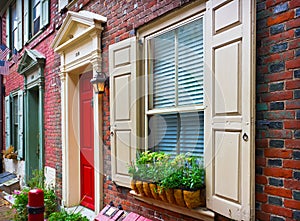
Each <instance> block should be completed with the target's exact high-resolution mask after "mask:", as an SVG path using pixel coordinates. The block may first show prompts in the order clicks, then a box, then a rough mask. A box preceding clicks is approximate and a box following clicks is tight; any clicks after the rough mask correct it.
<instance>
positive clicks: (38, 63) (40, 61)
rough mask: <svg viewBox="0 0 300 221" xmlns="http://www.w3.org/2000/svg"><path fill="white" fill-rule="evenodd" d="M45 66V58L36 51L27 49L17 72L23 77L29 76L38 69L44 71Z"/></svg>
mask: <svg viewBox="0 0 300 221" xmlns="http://www.w3.org/2000/svg"><path fill="white" fill-rule="evenodd" d="M44 64H45V57H44V56H43V55H42V54H41V53H39V52H38V51H36V50H27V49H25V52H24V55H23V56H22V59H21V62H20V64H19V66H18V70H17V71H18V73H20V74H21V75H24V76H27V75H29V74H30V73H32V72H33V71H34V70H36V69H43V68H44ZM41 73H42V72H41Z"/></svg>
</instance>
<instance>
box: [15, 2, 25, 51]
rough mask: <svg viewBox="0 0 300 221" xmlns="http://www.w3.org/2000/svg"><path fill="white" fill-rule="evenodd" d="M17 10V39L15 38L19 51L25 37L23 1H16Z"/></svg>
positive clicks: (16, 47)
mask: <svg viewBox="0 0 300 221" xmlns="http://www.w3.org/2000/svg"><path fill="white" fill-rule="evenodd" d="M16 10H17V31H16V34H17V36H16V40H15V45H14V47H15V49H17V50H18V51H19V50H20V49H22V38H23V27H22V1H16Z"/></svg>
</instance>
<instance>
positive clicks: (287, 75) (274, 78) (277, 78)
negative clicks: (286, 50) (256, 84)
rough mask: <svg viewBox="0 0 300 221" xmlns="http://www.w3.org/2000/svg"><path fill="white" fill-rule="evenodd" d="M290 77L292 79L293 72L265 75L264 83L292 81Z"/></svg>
mask: <svg viewBox="0 0 300 221" xmlns="http://www.w3.org/2000/svg"><path fill="white" fill-rule="evenodd" d="M292 77H293V72H292V71H287V72H281V73H272V74H266V75H264V80H265V81H266V82H274V81H281V80H287V79H292Z"/></svg>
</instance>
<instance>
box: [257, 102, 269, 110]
mask: <svg viewBox="0 0 300 221" xmlns="http://www.w3.org/2000/svg"><path fill="white" fill-rule="evenodd" d="M266 110H268V105H267V104H266V103H261V104H256V111H266Z"/></svg>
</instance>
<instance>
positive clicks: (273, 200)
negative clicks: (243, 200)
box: [268, 196, 283, 206]
mask: <svg viewBox="0 0 300 221" xmlns="http://www.w3.org/2000/svg"><path fill="white" fill-rule="evenodd" d="M268 203H269V204H272V205H277V206H282V204H283V201H282V198H280V197H274V196H268Z"/></svg>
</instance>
